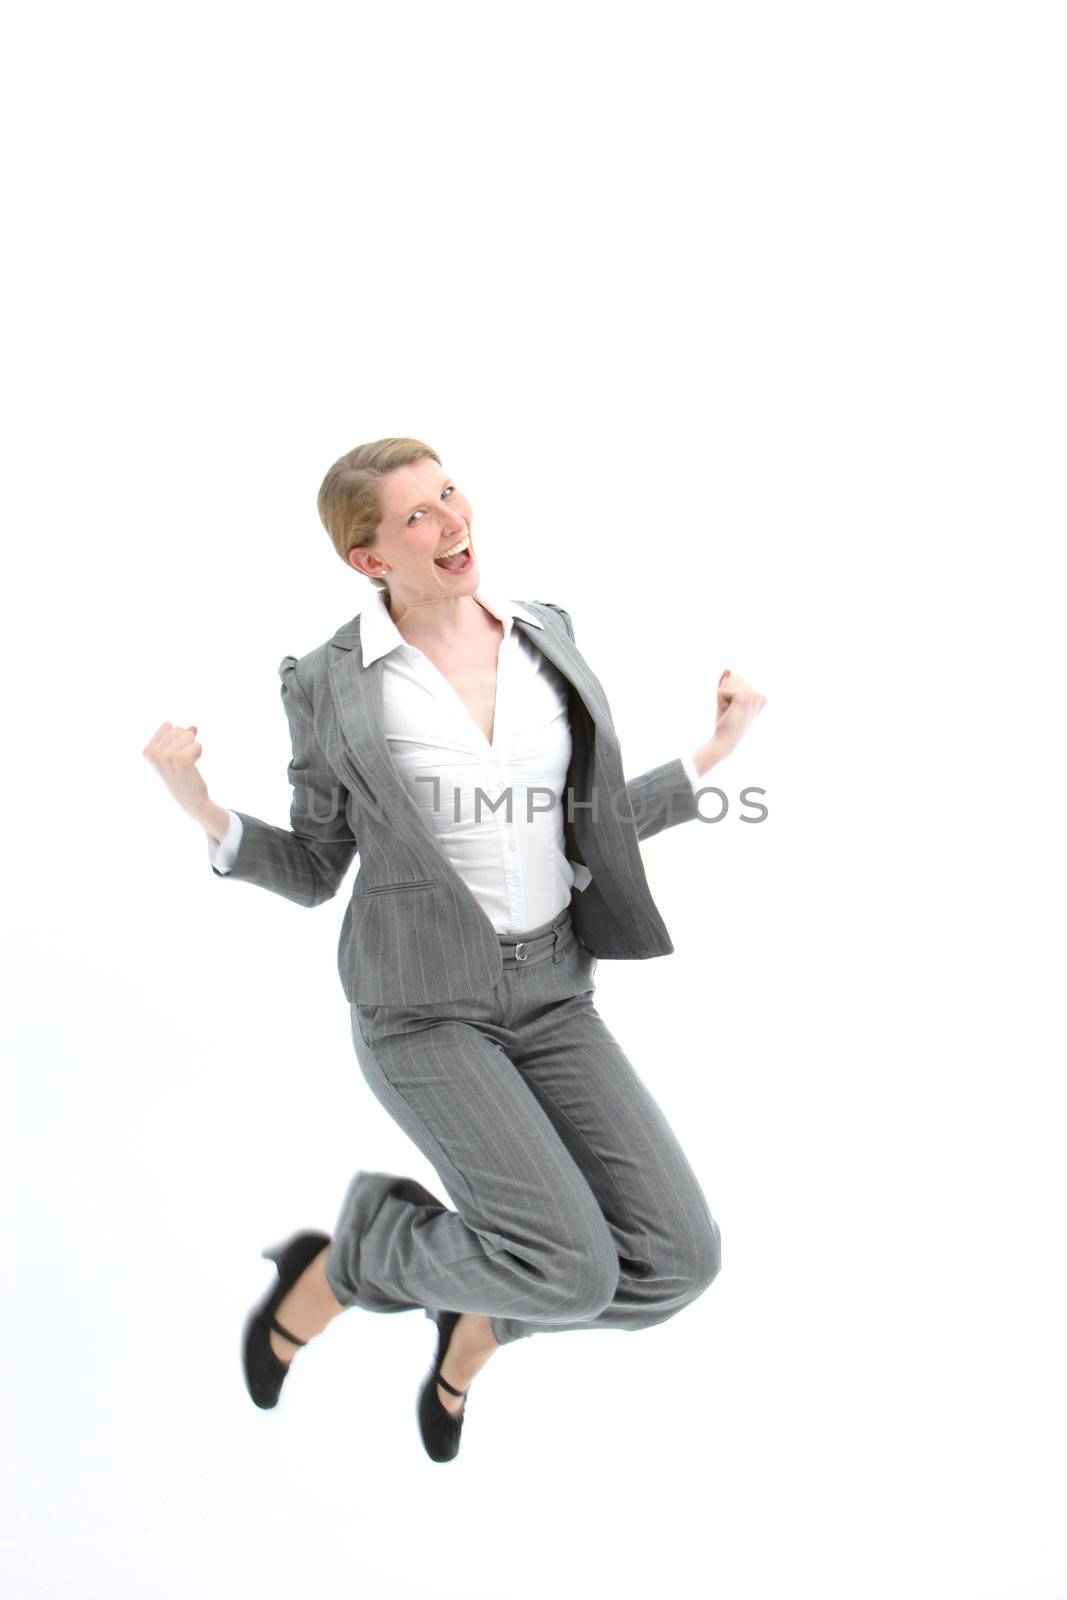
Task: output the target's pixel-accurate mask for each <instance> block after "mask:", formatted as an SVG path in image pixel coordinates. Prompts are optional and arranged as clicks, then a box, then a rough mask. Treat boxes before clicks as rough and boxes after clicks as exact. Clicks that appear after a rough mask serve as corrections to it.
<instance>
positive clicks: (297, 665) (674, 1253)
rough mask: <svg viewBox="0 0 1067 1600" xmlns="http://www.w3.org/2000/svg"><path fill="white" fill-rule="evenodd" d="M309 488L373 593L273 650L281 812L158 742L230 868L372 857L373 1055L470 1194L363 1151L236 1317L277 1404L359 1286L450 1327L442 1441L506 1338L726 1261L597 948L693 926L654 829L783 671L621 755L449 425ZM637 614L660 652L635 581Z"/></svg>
mask: <svg viewBox="0 0 1067 1600" xmlns="http://www.w3.org/2000/svg"><path fill="white" fill-rule="evenodd" d="M318 506H319V513H320V516H321V518H322V521H323V524H324V525H325V527H326V530H327V532H328V533H329V535H330V538H331V539H332V541H333V543H334V546H335V548H336V550H337V553H338V555H339V556H340V558H341V559H342V561H344V562H345V564H346V566H347V567H348V568H349V570H353V569H354V570H355V571H356V572H358V573H360V574H362V575H363V577H365V578H367V579H368V580H369V581H370V584H371V585H372V586H373V589H374V590H375V593H374V594H373V595H372V596H371V598H370V601H369V603H368V604H367V605H365V606H364V607H363V609H362V610H361V612H360V613H359V614H358V615H357V616H355V617H354V618H352V619H351V620H350V621H349V622H346V623H345V624H344V625H343V626H342V627H341V628H339V629H338V631H337V632H336V633H335V634H334V635H333V636H332V637H331V638H330V639H329V640H327V641H326V642H325V643H323V644H321V645H319V646H318V647H317V648H316V649H314V650H312V651H310V652H309V653H308V654H307V655H305V656H302V657H300V658H297V657H294V656H286V657H285V658H284V659H283V660H282V662H281V665H280V667H279V674H280V678H281V693H282V700H283V705H284V708H285V711H286V715H287V717H288V721H289V729H290V735H291V739H292V750H293V757H292V762H291V763H290V766H289V776H290V781H291V783H292V786H293V797H292V808H291V815H290V827H289V828H281V827H277V826H275V825H273V824H271V823H267V822H263V821H261V820H260V819H259V818H257V817H253V816H250V815H249V814H247V813H245V812H239V811H230V810H225V809H223V808H222V807H220V806H219V805H217V804H215V802H214V801H213V800H212V799H211V798H210V797H209V794H208V791H207V787H206V785H205V783H204V780H203V778H202V777H201V775H200V773H199V771H198V769H197V765H196V763H197V761H198V760H199V758H200V755H201V750H202V747H201V745H200V744H199V742H198V741H197V738H196V733H197V729H196V726H195V725H194V726H192V727H189V728H183V727H173V726H172V725H171V724H170V723H164V724H163V725H162V727H161V728H160V729H159V730H158V731H157V733H156V734H155V735H154V736H153V738H152V740H151V741H150V742H149V744H148V746H147V747H146V748H145V751H144V754H145V755H146V757H147V758H148V759H149V760H150V761H151V763H152V764H153V765H154V766H155V768H156V770H157V771H158V772H159V773H160V775H161V777H162V778H163V779H164V781H165V782H166V784H167V785H168V787H169V789H170V790H171V792H172V794H173V795H174V797H175V799H176V800H177V801H178V802H179V804H180V805H182V807H183V808H184V809H185V810H186V811H187V812H188V813H189V814H190V815H191V816H193V817H194V818H195V819H196V820H197V821H198V822H199V823H200V824H201V825H202V826H203V827H204V828H205V829H206V830H207V833H208V835H209V855H210V861H211V865H212V869H213V871H214V872H215V873H216V874H217V875H218V876H219V877H220V878H223V879H224V880H225V881H228V882H235V881H239V880H241V879H244V880H245V881H246V882H248V883H254V884H258V885H259V886H260V887H262V888H266V889H269V890H271V891H273V892H274V893H276V894H280V895H283V896H285V897H286V898H287V899H289V900H292V901H294V902H295V903H296V904H298V905H303V906H315V905H319V904H321V902H322V901H324V900H327V899H329V898H330V897H331V896H333V895H335V894H336V893H337V891H338V890H339V889H340V887H341V884H342V882H343V879H344V877H345V874H346V872H347V870H348V868H349V866H350V864H351V862H352V859H353V857H354V856H356V855H357V853H358V855H359V871H358V873H357V875H356V878H355V881H354V884H353V889H352V895H351V898H350V900H349V902H348V906H347V909H346V912H345V916H344V921H343V924H342V928H341V937H340V944H339V949H338V971H339V975H340V978H341V982H342V986H343V988H344V992H345V997H346V1000H347V1001H348V1003H349V1007H350V1013H351V1022H352V1038H353V1044H354V1048H355V1053H356V1057H357V1061H358V1063H359V1066H360V1069H361V1071H362V1073H363V1075H364V1077H365V1079H366V1082H367V1084H368V1085H369V1087H370V1089H371V1091H372V1092H373V1093H374V1095H375V1096H376V1097H377V1098H378V1100H379V1101H380V1102H381V1103H382V1105H383V1106H385V1108H386V1110H387V1111H388V1112H389V1113H390V1115H391V1116H392V1117H393V1118H394V1119H395V1120H396V1122H397V1123H398V1124H399V1125H400V1127H402V1128H403V1129H404V1130H405V1132H406V1133H407V1134H408V1135H409V1136H410V1138H411V1139H412V1140H413V1142H414V1143H415V1144H416V1145H417V1147H418V1148H419V1149H420V1150H421V1151H422V1153H423V1155H424V1156H425V1157H426V1158H427V1160H428V1161H429V1162H430V1163H431V1164H432V1165H433V1167H434V1168H435V1170H436V1171H437V1172H438V1174H439V1175H440V1179H441V1183H442V1185H443V1187H444V1188H445V1190H446V1191H447V1193H448V1195H449V1197H450V1199H451V1201H452V1206H451V1207H449V1206H447V1205H446V1204H444V1202H443V1201H442V1200H441V1199H440V1198H439V1197H438V1196H437V1195H435V1194H433V1193H431V1192H430V1191H429V1190H428V1189H426V1188H425V1187H424V1186H423V1185H422V1184H420V1183H418V1182H416V1181H415V1180H414V1179H411V1178H403V1177H398V1176H396V1175H394V1174H391V1173H384V1172H373V1171H363V1170H361V1171H358V1172H357V1173H356V1175H355V1176H354V1177H353V1178H352V1180H351V1182H350V1184H349V1186H348V1190H347V1192H346V1194H345V1196H344V1199H343V1202H342V1204H341V1208H340V1213H339V1215H338V1218H337V1221H336V1224H335V1227H334V1231H333V1233H332V1235H327V1234H325V1233H319V1232H315V1231H310V1230H305V1231H303V1232H300V1233H297V1234H294V1235H293V1236H292V1238H290V1239H289V1240H287V1241H285V1242H283V1243H282V1244H280V1245H277V1246H275V1247H273V1248H272V1249H268V1250H265V1251H264V1252H263V1253H264V1255H265V1256H267V1257H269V1258H270V1259H272V1260H274V1261H275V1262H276V1264H277V1268H278V1274H277V1279H276V1281H275V1282H274V1283H273V1285H272V1287H271V1288H270V1289H269V1290H268V1291H267V1293H266V1294H265V1295H264V1297H263V1298H262V1299H261V1301H260V1302H259V1304H258V1305H257V1306H255V1307H254V1308H253V1309H252V1311H251V1312H250V1313H249V1316H248V1318H247V1321H246V1324H245V1330H244V1344H243V1360H244V1372H245V1379H246V1382H247V1385H248V1389H249V1393H250V1394H251V1397H252V1399H253V1400H254V1402H255V1403H256V1404H257V1405H259V1406H261V1407H263V1408H269V1407H271V1406H273V1405H274V1404H276V1402H277V1399H278V1395H279V1392H280V1390H281V1386H282V1383H283V1381H284V1379H285V1376H286V1374H287V1372H288V1370H289V1366H290V1364H291V1362H292V1360H293V1358H294V1356H295V1355H296V1353H297V1351H298V1350H300V1349H301V1348H302V1347H303V1346H304V1345H306V1344H307V1343H308V1342H309V1341H311V1340H313V1339H314V1338H315V1336H316V1335H317V1334H319V1333H320V1332H321V1331H322V1329H323V1328H324V1327H325V1326H326V1324H327V1323H328V1322H329V1321H330V1320H331V1319H332V1318H333V1317H335V1316H337V1315H338V1314H339V1313H340V1312H342V1311H344V1310H346V1309H348V1308H349V1307H351V1306H360V1307H362V1308H363V1309H364V1310H368V1311H377V1312H398V1311H406V1310H413V1309H422V1310H423V1311H424V1312H425V1314H426V1315H427V1316H428V1317H429V1318H430V1319H431V1320H432V1321H433V1322H434V1323H435V1324H436V1327H437V1347H436V1351H435V1354H434V1359H433V1362H432V1365H431V1368H430V1370H429V1372H428V1374H427V1375H426V1377H425V1380H424V1382H423V1383H422V1386H421V1388H420V1390H419V1393H418V1401H417V1415H418V1421H419V1427H420V1432H421V1437H422V1441H423V1445H424V1447H425V1449H426V1451H427V1453H428V1454H429V1456H430V1457H431V1459H432V1460H434V1461H449V1460H452V1459H453V1458H454V1457H455V1456H456V1454H457V1452H458V1449H459V1441H460V1433H461V1430H462V1427H463V1422H464V1418H465V1415H466V1409H467V1401H466V1396H467V1393H468V1390H469V1387H470V1384H471V1383H472V1381H473V1379H474V1378H475V1376H476V1375H477V1373H478V1372H479V1370H480V1369H481V1368H482V1366H484V1364H485V1362H486V1361H487V1360H488V1359H489V1357H490V1356H491V1355H492V1354H493V1352H494V1351H495V1350H496V1349H497V1348H498V1347H499V1345H501V1344H505V1343H511V1342H513V1341H515V1340H517V1339H520V1338H523V1337H526V1336H528V1335H530V1334H531V1333H535V1332H541V1333H545V1332H562V1331H565V1330H574V1329H580V1328H584V1329H588V1328H623V1329H629V1330H635V1329H638V1328H647V1327H652V1326H653V1325H655V1324H656V1323H659V1322H663V1321H665V1320H666V1319H667V1318H668V1317H672V1316H674V1315H675V1314H676V1313H677V1312H679V1311H681V1310H682V1309H683V1308H684V1307H685V1306H688V1305H690V1304H691V1303H692V1302H693V1301H694V1300H695V1299H696V1298H697V1296H698V1295H700V1294H702V1293H703V1291H704V1290H705V1289H706V1288H707V1287H708V1285H709V1284H710V1283H711V1282H712V1280H713V1279H714V1277H715V1276H716V1274H717V1272H718V1271H719V1266H720V1234H719V1227H718V1224H717V1223H716V1222H715V1220H714V1218H713V1217H712V1214H711V1211H710V1208H709V1206H708V1203H707V1200H706V1198H705V1196H704V1193H703V1191H702V1189H701V1187H700V1185H699V1183H698V1182H697V1179H696V1177H695V1176H694V1174H693V1172H692V1170H691V1168H690V1166H689V1163H688V1161H687V1159H686V1157H685V1154H684V1153H683V1151H682V1149H681V1147H680V1145H679V1143H678V1140H677V1139H676V1137H675V1135H674V1134H673V1132H672V1131H671V1129H670V1127H669V1126H668V1124H667V1122H666V1119H665V1117H664V1115H663V1113H662V1111H661V1110H660V1109H659V1107H658V1105H657V1104H656V1102H655V1101H654V1099H653V1097H652V1095H651V1094H650V1092H649V1090H648V1089H647V1087H646V1086H645V1084H644V1082H643V1081H642V1080H641V1078H640V1077H639V1076H638V1074H637V1072H636V1071H635V1069H634V1067H633V1066H632V1065H631V1063H630V1062H629V1060H628V1059H627V1057H626V1055H625V1054H624V1052H623V1050H622V1049H621V1048H620V1046H619V1044H618V1042H617V1041H616V1039H615V1038H614V1037H613V1035H612V1034H611V1033H610V1031H609V1030H608V1028H607V1026H606V1025H605V1023H604V1022H603V1021H602V1019H601V1017H600V1015H599V1013H598V1011H597V1009H596V1006H595V1005H594V1002H593V995H594V989H595V983H594V974H595V970H596V966H597V962H598V959H599V958H601V957H604V958H608V959H615V960H642V959H647V958H650V957H655V956H659V955H666V954H668V953H670V951H671V950H672V949H673V945H672V944H671V941H670V937H669V935H668V933H667V930H666V928H665V926H664V924H663V921H662V918H661V917H660V915H659V912H658V911H657V909H656V906H655V904H654V902H653V899H652V896H651V893H650V891H649V888H648V884H647V882H646V879H645V875H644V868H643V864H642V860H641V853H640V843H641V841H642V840H643V839H645V838H648V837H651V836H652V835H653V834H655V833H658V832H659V831H661V830H662V829H663V828H666V827H671V826H675V825H676V824H678V823H680V822H685V821H691V820H694V819H695V818H696V817H697V816H698V815H699V814H700V813H699V812H698V791H699V786H700V780H701V778H702V777H703V776H704V775H705V773H707V772H708V770H709V769H710V768H711V767H712V766H714V765H715V764H716V763H718V762H720V761H721V760H722V759H723V758H724V757H725V756H727V755H728V754H729V753H730V752H731V751H732V750H733V749H734V748H735V747H736V745H737V743H738V741H739V740H740V738H741V737H742V736H743V734H744V732H745V730H746V729H747V728H748V726H749V725H750V723H751V722H752V720H753V718H754V717H756V716H757V715H758V713H759V711H760V710H761V709H762V707H763V705H764V697H763V696H762V695H759V694H757V693H756V692H755V691H754V690H753V689H752V688H751V687H750V686H749V685H748V684H747V683H745V681H744V680H743V679H741V678H739V677H737V676H736V675H735V674H733V673H731V672H729V671H726V672H724V673H723V674H722V677H721V678H720V680H719V685H718V718H717V722H716V726H715V728H714V730H713V731H712V733H711V734H710V736H709V737H708V738H706V739H705V740H704V741H703V742H702V743H701V744H700V745H699V747H698V748H697V749H696V750H695V751H694V752H693V753H692V755H691V756H689V755H683V756H678V757H674V758H672V759H670V760H668V761H665V762H664V763H663V764H662V765H661V766H658V767H655V768H653V769H652V770H651V771H649V772H646V773H642V774H641V775H640V776H638V777H636V778H633V779H629V780H627V779H626V778H625V777H624V775H623V770H622V760H621V751H620V747H619V741H618V738H617V736H616V734H615V729H614V725H613V723H612V718H611V711H610V708H609V706H608V703H607V699H606V696H605V693H604V689H603V686H602V685H601V684H600V683H599V681H598V680H597V678H596V677H595V675H594V674H593V672H592V670H591V668H590V667H589V665H588V663H587V662H586V661H585V659H584V657H583V656H582V654H581V652H580V651H579V649H578V647H577V645H576V643H575V639H574V630H573V627H572V625H571V621H570V618H569V616H568V614H567V613H566V612H565V611H564V610H562V608H561V607H559V606H558V605H556V604H554V603H552V602H547V601H527V602H523V603H522V604H521V605H520V604H518V603H514V602H508V601H504V600H502V599H501V598H500V597H498V596H495V595H491V594H489V593H487V592H486V591H485V590H484V589H483V587H482V585H481V574H480V569H479V561H478V550H477V545H476V543H475V541H474V536H473V516H472V509H471V504H470V502H469V500H468V499H467V498H466V496H465V495H464V493H463V492H462V489H461V488H460V487H459V485H457V484H456V483H454V482H453V481H452V479H451V478H450V476H449V475H448V473H447V472H446V471H445V470H444V468H443V466H442V464H441V460H440V458H439V456H438V455H437V454H436V452H435V451H433V450H432V449H430V447H429V446H428V445H425V444H423V443H421V442H420V441H419V440H416V439H393V438H390V439H380V440H378V441H376V442H375V443H372V444H365V445H360V446H359V447H358V448H357V449H355V450H352V451H350V452H349V453H348V454H347V455H345V456H343V457H342V458H341V459H340V460H339V461H337V462H335V463H334V465H333V466H332V467H331V468H330V470H329V472H328V473H327V475H326V478H325V480H324V482H323V484H322V487H321V489H320V492H319V499H318ZM626 626H627V628H628V629H629V630H630V631H631V632H632V634H633V637H634V641H635V644H636V645H637V646H638V647H639V648H640V646H641V643H642V634H641V627H642V621H641V611H640V608H639V607H638V608H635V609H634V611H633V612H632V613H631V614H630V615H629V616H628V618H627V623H626Z"/></svg>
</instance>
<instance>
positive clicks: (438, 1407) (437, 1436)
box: [418, 1311, 469, 1461]
mask: <svg viewBox="0 0 1067 1600" xmlns="http://www.w3.org/2000/svg"><path fill="white" fill-rule="evenodd" d="M431 1314H432V1316H433V1320H434V1321H435V1322H436V1324H437V1354H436V1355H435V1357H434V1363H433V1366H432V1367H431V1368H430V1373H429V1376H428V1377H427V1379H426V1381H425V1382H424V1384H423V1386H422V1388H421V1389H420V1390H419V1403H418V1414H419V1432H420V1433H421V1434H422V1442H423V1444H424V1446H425V1448H426V1454H427V1455H428V1456H429V1458H430V1460H431V1461H452V1460H454V1459H455V1457H456V1456H457V1455H458V1454H459V1437H460V1434H461V1433H462V1432H463V1419H464V1417H465V1416H466V1414H467V1402H466V1401H464V1403H463V1405H461V1406H460V1408H459V1410H458V1411H457V1412H456V1414H455V1416H453V1415H452V1412H451V1411H449V1410H447V1408H446V1407H445V1406H443V1405H442V1403H441V1396H440V1395H439V1394H438V1393H437V1385H438V1384H440V1385H441V1387H442V1388H443V1389H447V1390H448V1392H449V1394H454V1395H455V1396H456V1397H457V1398H462V1396H464V1395H466V1394H467V1393H468V1392H469V1391H468V1390H467V1389H454V1388H453V1387H452V1385H451V1384H450V1383H449V1381H448V1379H447V1378H442V1376H441V1363H442V1362H443V1360H444V1358H445V1351H446V1350H447V1349H448V1341H449V1339H451V1337H452V1330H453V1329H454V1328H455V1326H456V1323H457V1322H458V1321H459V1319H460V1317H461V1315H462V1313H461V1312H459V1311H434V1312H432V1313H431Z"/></svg>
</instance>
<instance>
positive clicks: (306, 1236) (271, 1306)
mask: <svg viewBox="0 0 1067 1600" xmlns="http://www.w3.org/2000/svg"><path fill="white" fill-rule="evenodd" d="M329 1242H330V1236H329V1234H328V1233H294V1234H293V1237H292V1238H291V1239H288V1240H287V1241H286V1242H285V1243H284V1244H276V1245H272V1246H271V1247H270V1248H269V1249H266V1250H264V1251H263V1252H262V1254H263V1256H264V1257H265V1258H266V1259H267V1260H268V1261H275V1262H277V1265H278V1282H277V1283H276V1284H274V1286H273V1287H272V1288H270V1289H268V1290H267V1292H266V1294H265V1295H264V1296H263V1299H262V1300H261V1301H260V1302H259V1304H258V1305H256V1306H253V1308H252V1310H251V1311H250V1312H249V1313H248V1316H247V1318H246V1319H245V1332H244V1347H243V1359H244V1373H245V1384H246V1385H247V1388H248V1392H249V1394H250V1395H251V1396H252V1399H253V1400H254V1401H255V1403H256V1405H257V1406H259V1407H260V1408H261V1409H262V1410H264V1411H269V1410H270V1409H271V1407H272V1406H276V1405H277V1404H278V1395H279V1394H280V1393H281V1387H282V1384H283V1383H284V1382H285V1375H286V1373H287V1372H288V1371H289V1365H288V1363H287V1362H285V1361H279V1359H278V1357H277V1356H276V1355H275V1354H274V1351H273V1349H272V1348H271V1342H270V1330H271V1328H273V1329H274V1331H275V1333H280V1334H282V1335H284V1337H285V1338H286V1339H288V1340H290V1341H291V1343H293V1344H297V1345H305V1344H307V1340H306V1339H298V1338H297V1337H296V1335H295V1334H292V1333H290V1332H289V1329H288V1328H283V1327H282V1325H281V1323H280V1322H279V1321H278V1320H277V1318H276V1317H275V1315H274V1312H275V1310H276V1309H277V1307H278V1306H279V1305H280V1304H281V1302H282V1300H284V1298H285V1296H286V1295H287V1294H288V1293H289V1290H290V1289H291V1288H292V1287H293V1284H294V1283H295V1282H296V1280H297V1278H299V1276H300V1274H301V1273H302V1272H303V1271H304V1269H305V1268H306V1267H308V1266H310V1265H311V1263H312V1261H314V1259H315V1257H316V1256H317V1255H318V1254H319V1252H320V1250H323V1249H324V1248H325V1247H326V1245H328V1244H329Z"/></svg>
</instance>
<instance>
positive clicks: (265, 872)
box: [211, 656, 357, 906]
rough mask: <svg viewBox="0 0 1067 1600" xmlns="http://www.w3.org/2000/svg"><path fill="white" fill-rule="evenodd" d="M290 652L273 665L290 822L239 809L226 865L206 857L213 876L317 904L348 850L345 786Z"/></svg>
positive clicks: (340, 873)
mask: <svg viewBox="0 0 1067 1600" xmlns="http://www.w3.org/2000/svg"><path fill="white" fill-rule="evenodd" d="M296 666H297V661H296V657H295V656H285V657H284V658H283V659H282V662H281V664H280V666H279V667H278V674H279V676H280V678H281V695H282V705H283V707H284V709H285V715H286V717H287V719H288V722H289V736H290V740H291V743H292V749H293V757H292V760H291V761H290V762H289V768H288V772H289V782H290V784H291V785H292V789H293V795H292V802H291V805H290V809H289V821H290V826H289V827H288V828H279V827H276V826H275V825H274V824H273V823H271V822H262V821H261V820H260V818H259V817H253V816H250V815H249V814H248V813H247V812H245V811H238V812H236V815H237V816H238V817H239V818H240V821H241V834H240V842H239V844H238V847H237V854H236V856H235V857H234V860H233V864H232V866H231V867H230V870H229V871H228V872H220V871H219V870H218V868H217V867H215V866H214V864H212V867H211V870H212V872H214V874H215V876H216V877H217V878H225V879H227V880H229V879H231V878H237V879H242V878H243V879H244V880H245V882H247V883H256V884H258V885H259V886H260V888H261V889H270V890H271V891H272V893H274V894H280V895H283V896H284V898H285V899H286V900H293V901H295V902H296V904H297V905H301V906H317V905H321V904H322V902H323V901H324V900H330V899H332V898H333V896H334V895H335V894H336V893H337V891H338V889H339V888H340V887H341V884H342V882H343V881H344V876H345V873H346V872H347V871H348V868H349V866H350V865H351V863H352V857H353V856H354V855H355V853H356V849H357V845H356V837H355V834H354V833H353V832H352V830H351V828H350V826H349V823H348V817H347V811H346V806H347V800H348V791H347V789H346V788H345V787H344V785H343V784H341V783H339V782H338V780H337V777H336V776H335V774H334V773H333V771H332V770H331V768H330V767H329V765H328V763H327V761H326V757H325V756H324V754H323V752H322V747H321V746H320V744H319V742H318V739H317V738H316V737H315V724H314V719H313V714H312V707H311V701H310V700H309V699H308V696H307V692H306V691H305V689H304V688H303V686H302V685H301V683H300V680H299V678H298V677H297V672H296Z"/></svg>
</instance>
